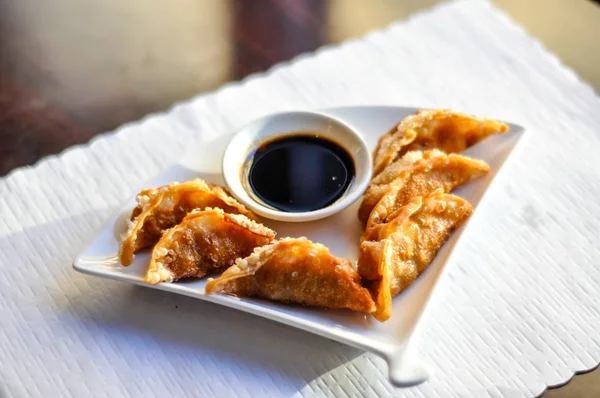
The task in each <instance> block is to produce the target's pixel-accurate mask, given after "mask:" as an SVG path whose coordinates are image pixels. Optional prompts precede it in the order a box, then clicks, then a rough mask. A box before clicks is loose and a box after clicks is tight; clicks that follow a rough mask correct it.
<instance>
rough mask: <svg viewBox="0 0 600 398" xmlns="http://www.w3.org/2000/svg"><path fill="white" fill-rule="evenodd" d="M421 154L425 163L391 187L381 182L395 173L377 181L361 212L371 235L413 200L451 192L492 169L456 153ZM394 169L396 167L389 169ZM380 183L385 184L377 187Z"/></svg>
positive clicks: (407, 169)
mask: <svg viewBox="0 0 600 398" xmlns="http://www.w3.org/2000/svg"><path fill="white" fill-rule="evenodd" d="M414 153H415V152H409V153H407V154H406V156H405V157H403V158H402V159H405V158H406V157H407V156H409V155H411V156H413V154H414ZM417 153H419V152H417ZM421 153H422V156H421V159H420V160H417V161H415V162H413V163H412V164H410V165H409V166H407V167H405V168H404V169H403V170H401V171H399V173H398V174H397V177H396V178H395V179H394V180H393V181H392V182H391V183H386V181H387V180H386V179H384V178H379V177H386V178H389V177H391V176H392V173H388V172H387V171H386V172H384V173H381V174H380V175H379V176H377V177H376V178H374V179H373V181H372V182H371V185H370V186H369V188H368V189H367V191H366V192H365V197H364V199H363V202H362V204H361V207H360V208H359V217H361V220H363V222H364V216H365V214H368V216H367V217H368V219H367V222H366V230H367V231H368V230H369V229H370V228H372V227H373V226H375V225H377V224H380V223H384V222H386V221H388V220H389V217H390V215H391V214H393V213H394V212H395V211H396V210H398V209H399V208H400V207H402V206H404V205H405V204H406V203H408V202H409V201H410V200H411V199H412V198H414V197H417V196H424V195H427V194H429V193H432V192H433V191H435V190H436V189H442V190H443V191H444V192H450V191H452V190H453V189H454V188H457V187H459V186H461V185H463V184H466V183H467V182H469V181H471V180H473V179H475V178H478V177H481V176H483V175H484V174H486V173H487V172H488V171H489V169H490V167H489V165H488V164H487V163H486V162H484V161H482V160H477V159H472V158H469V157H467V156H462V155H458V154H455V153H451V154H449V155H446V154H445V153H443V152H440V151H437V150H434V151H424V152H421ZM402 159H401V161H402ZM392 166H394V163H392V164H391V165H390V166H389V167H392ZM386 170H387V169H386ZM377 182H383V183H382V184H377ZM380 195H381V196H380Z"/></svg>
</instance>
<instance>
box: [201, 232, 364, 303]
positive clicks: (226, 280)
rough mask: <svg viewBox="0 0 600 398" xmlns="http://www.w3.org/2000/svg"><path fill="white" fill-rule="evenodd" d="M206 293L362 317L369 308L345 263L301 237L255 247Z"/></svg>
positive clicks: (212, 283) (359, 285)
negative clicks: (354, 313) (346, 311)
mask: <svg viewBox="0 0 600 398" xmlns="http://www.w3.org/2000/svg"><path fill="white" fill-rule="evenodd" d="M206 293H208V294H210V293H227V294H232V295H235V296H239V297H260V298H266V299H269V300H275V301H281V302H286V303H297V304H303V305H309V306H316V307H324V308H329V309H341V308H347V309H351V310H354V311H360V312H367V313H369V312H372V311H373V310H374V309H375V304H374V303H373V300H372V299H371V296H370V294H369V292H368V291H367V289H365V288H363V287H362V286H361V284H360V277H359V276H358V273H357V272H356V270H355V269H354V267H353V266H352V264H351V263H350V261H349V260H348V259H345V258H339V257H335V256H333V255H332V254H331V253H330V252H329V249H327V247H325V246H323V245H321V244H319V243H313V242H311V241H310V240H308V239H306V238H298V239H294V238H285V239H281V240H278V241H274V242H273V243H271V244H270V245H268V246H263V247H260V248H257V249H255V250H254V253H253V254H251V255H250V256H248V257H247V258H244V259H238V260H237V261H236V263H235V265H233V266H232V267H230V268H229V269H227V271H225V272H224V273H223V275H221V277H220V278H217V279H215V280H210V281H209V282H208V283H207V285H206Z"/></svg>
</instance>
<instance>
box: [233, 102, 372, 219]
mask: <svg viewBox="0 0 600 398" xmlns="http://www.w3.org/2000/svg"><path fill="white" fill-rule="evenodd" d="M288 136H289V137H301V136H305V137H306V136H311V137H315V138H316V139H324V140H326V141H328V142H332V143H334V144H337V146H339V147H341V148H343V149H344V150H345V151H346V152H347V153H348V154H349V155H350V157H351V158H352V160H353V162H354V179H353V180H352V181H351V182H350V185H348V187H347V188H346V190H345V192H343V193H342V194H341V196H340V197H339V198H337V199H336V200H335V201H334V202H332V203H330V204H329V205H326V206H325V207H323V208H320V209H317V210H310V211H298V212H294V211H284V210H280V209H277V208H275V207H273V206H270V205H269V204H267V203H266V202H264V201H262V200H260V199H259V198H258V197H257V195H256V194H255V193H254V192H253V191H252V188H251V184H250V183H249V181H248V178H249V176H248V170H249V166H250V164H251V163H252V162H253V156H254V154H255V152H256V151H257V150H258V149H259V148H260V147H261V145H263V144H265V143H269V142H276V140H278V139H283V138H287V137H288ZM307 162H308V159H307ZM222 167H223V177H224V179H225V183H226V184H227V187H228V189H229V191H230V192H231V194H232V195H233V196H234V197H235V198H236V199H238V200H239V201H240V202H241V203H243V204H244V205H245V206H246V207H247V208H248V209H250V210H252V211H253V212H254V213H256V214H258V215H260V216H263V217H265V218H269V219H272V220H277V221H288V222H305V221H313V220H318V219H321V218H325V217H329V216H331V215H333V214H335V213H337V212H339V211H341V210H343V209H345V208H346V207H348V206H350V205H351V204H352V203H354V202H355V201H356V200H358V198H360V196H361V195H362V194H363V193H364V191H365V190H366V189H367V186H368V184H369V181H370V180H371V175H372V173H373V167H372V160H371V153H370V152H369V150H368V148H367V146H366V144H365V143H364V141H363V140H362V138H361V137H360V135H359V134H358V132H357V131H356V130H355V129H354V128H352V127H351V126H349V125H347V124H346V123H344V122H342V121H340V120H338V119H336V118H334V117H331V116H328V115H325V114H322V113H318V112H287V113H278V114H274V115H268V116H265V117H263V118H261V119H258V120H255V121H254V122H252V123H250V124H249V125H247V126H246V127H244V128H242V130H241V131H240V132H238V133H237V134H236V135H235V136H234V137H233V138H232V140H231V142H230V143H229V144H228V146H227V148H226V149H225V153H224V155H223V164H222ZM275 189H276V187H275Z"/></svg>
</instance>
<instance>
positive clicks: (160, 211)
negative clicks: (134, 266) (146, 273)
mask: <svg viewBox="0 0 600 398" xmlns="http://www.w3.org/2000/svg"><path fill="white" fill-rule="evenodd" d="M136 200H137V202H138V206H137V207H136V208H135V209H134V210H133V212H132V214H131V220H130V222H129V229H128V230H127V232H126V233H125V235H124V237H123V238H122V240H121V245H120V247H119V261H120V262H121V264H122V265H124V266H128V265H130V264H131V262H132V260H133V254H134V252H136V251H138V250H140V249H143V248H145V247H148V246H152V245H153V244H155V243H156V242H158V240H159V239H160V237H161V236H162V233H163V232H164V231H165V230H167V229H169V228H171V227H173V226H175V225H177V224H179V223H180V222H181V220H183V218H184V217H185V216H186V215H187V214H188V213H189V212H190V211H192V210H194V209H204V208H206V207H217V208H220V209H223V210H224V211H225V212H227V213H233V214H243V215H245V216H246V217H248V218H250V219H252V220H255V221H258V218H257V217H256V216H255V215H254V214H253V213H252V212H250V211H249V210H247V209H246V208H245V207H244V206H243V205H242V204H241V203H239V202H238V201H236V200H235V199H234V198H232V197H231V196H230V195H229V194H228V193H227V192H226V191H225V190H224V189H223V188H221V187H219V186H217V185H213V184H209V183H207V182H206V181H203V180H201V179H199V178H196V179H193V180H190V181H187V182H184V183H172V184H169V185H165V186H162V187H160V188H152V189H147V190H143V191H142V192H140V193H139V194H138V195H137V197H136Z"/></svg>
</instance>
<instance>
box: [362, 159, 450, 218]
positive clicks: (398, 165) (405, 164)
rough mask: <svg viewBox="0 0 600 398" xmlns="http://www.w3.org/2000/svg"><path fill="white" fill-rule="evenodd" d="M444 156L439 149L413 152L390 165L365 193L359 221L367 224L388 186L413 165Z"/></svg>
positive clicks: (372, 180)
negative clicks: (419, 161)
mask: <svg viewBox="0 0 600 398" xmlns="http://www.w3.org/2000/svg"><path fill="white" fill-rule="evenodd" d="M444 155H445V153H444V152H442V151H439V150H437V149H434V150H431V151H411V152H407V153H406V154H405V155H404V156H402V157H401V158H400V159H397V160H395V161H394V162H392V163H391V164H389V165H388V166H387V167H386V168H385V169H384V170H383V171H382V172H381V173H379V174H377V175H376V176H375V177H373V179H371V182H370V183H369V186H368V187H367V190H366V191H365V193H364V197H363V201H362V204H361V206H360V208H359V209H358V219H359V220H360V221H362V223H363V225H365V224H366V223H367V220H368V219H369V214H371V210H373V207H375V205H376V204H377V202H379V199H381V197H382V196H383V195H384V194H385V192H386V191H387V189H388V185H389V184H390V183H391V182H392V181H394V180H395V179H396V178H398V176H399V175H400V173H402V172H403V171H404V170H406V169H407V168H409V167H410V166H411V165H412V164H413V163H415V162H416V161H418V160H421V159H423V157H424V156H426V157H427V158H431V157H436V156H444ZM419 196H420V195H419Z"/></svg>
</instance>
